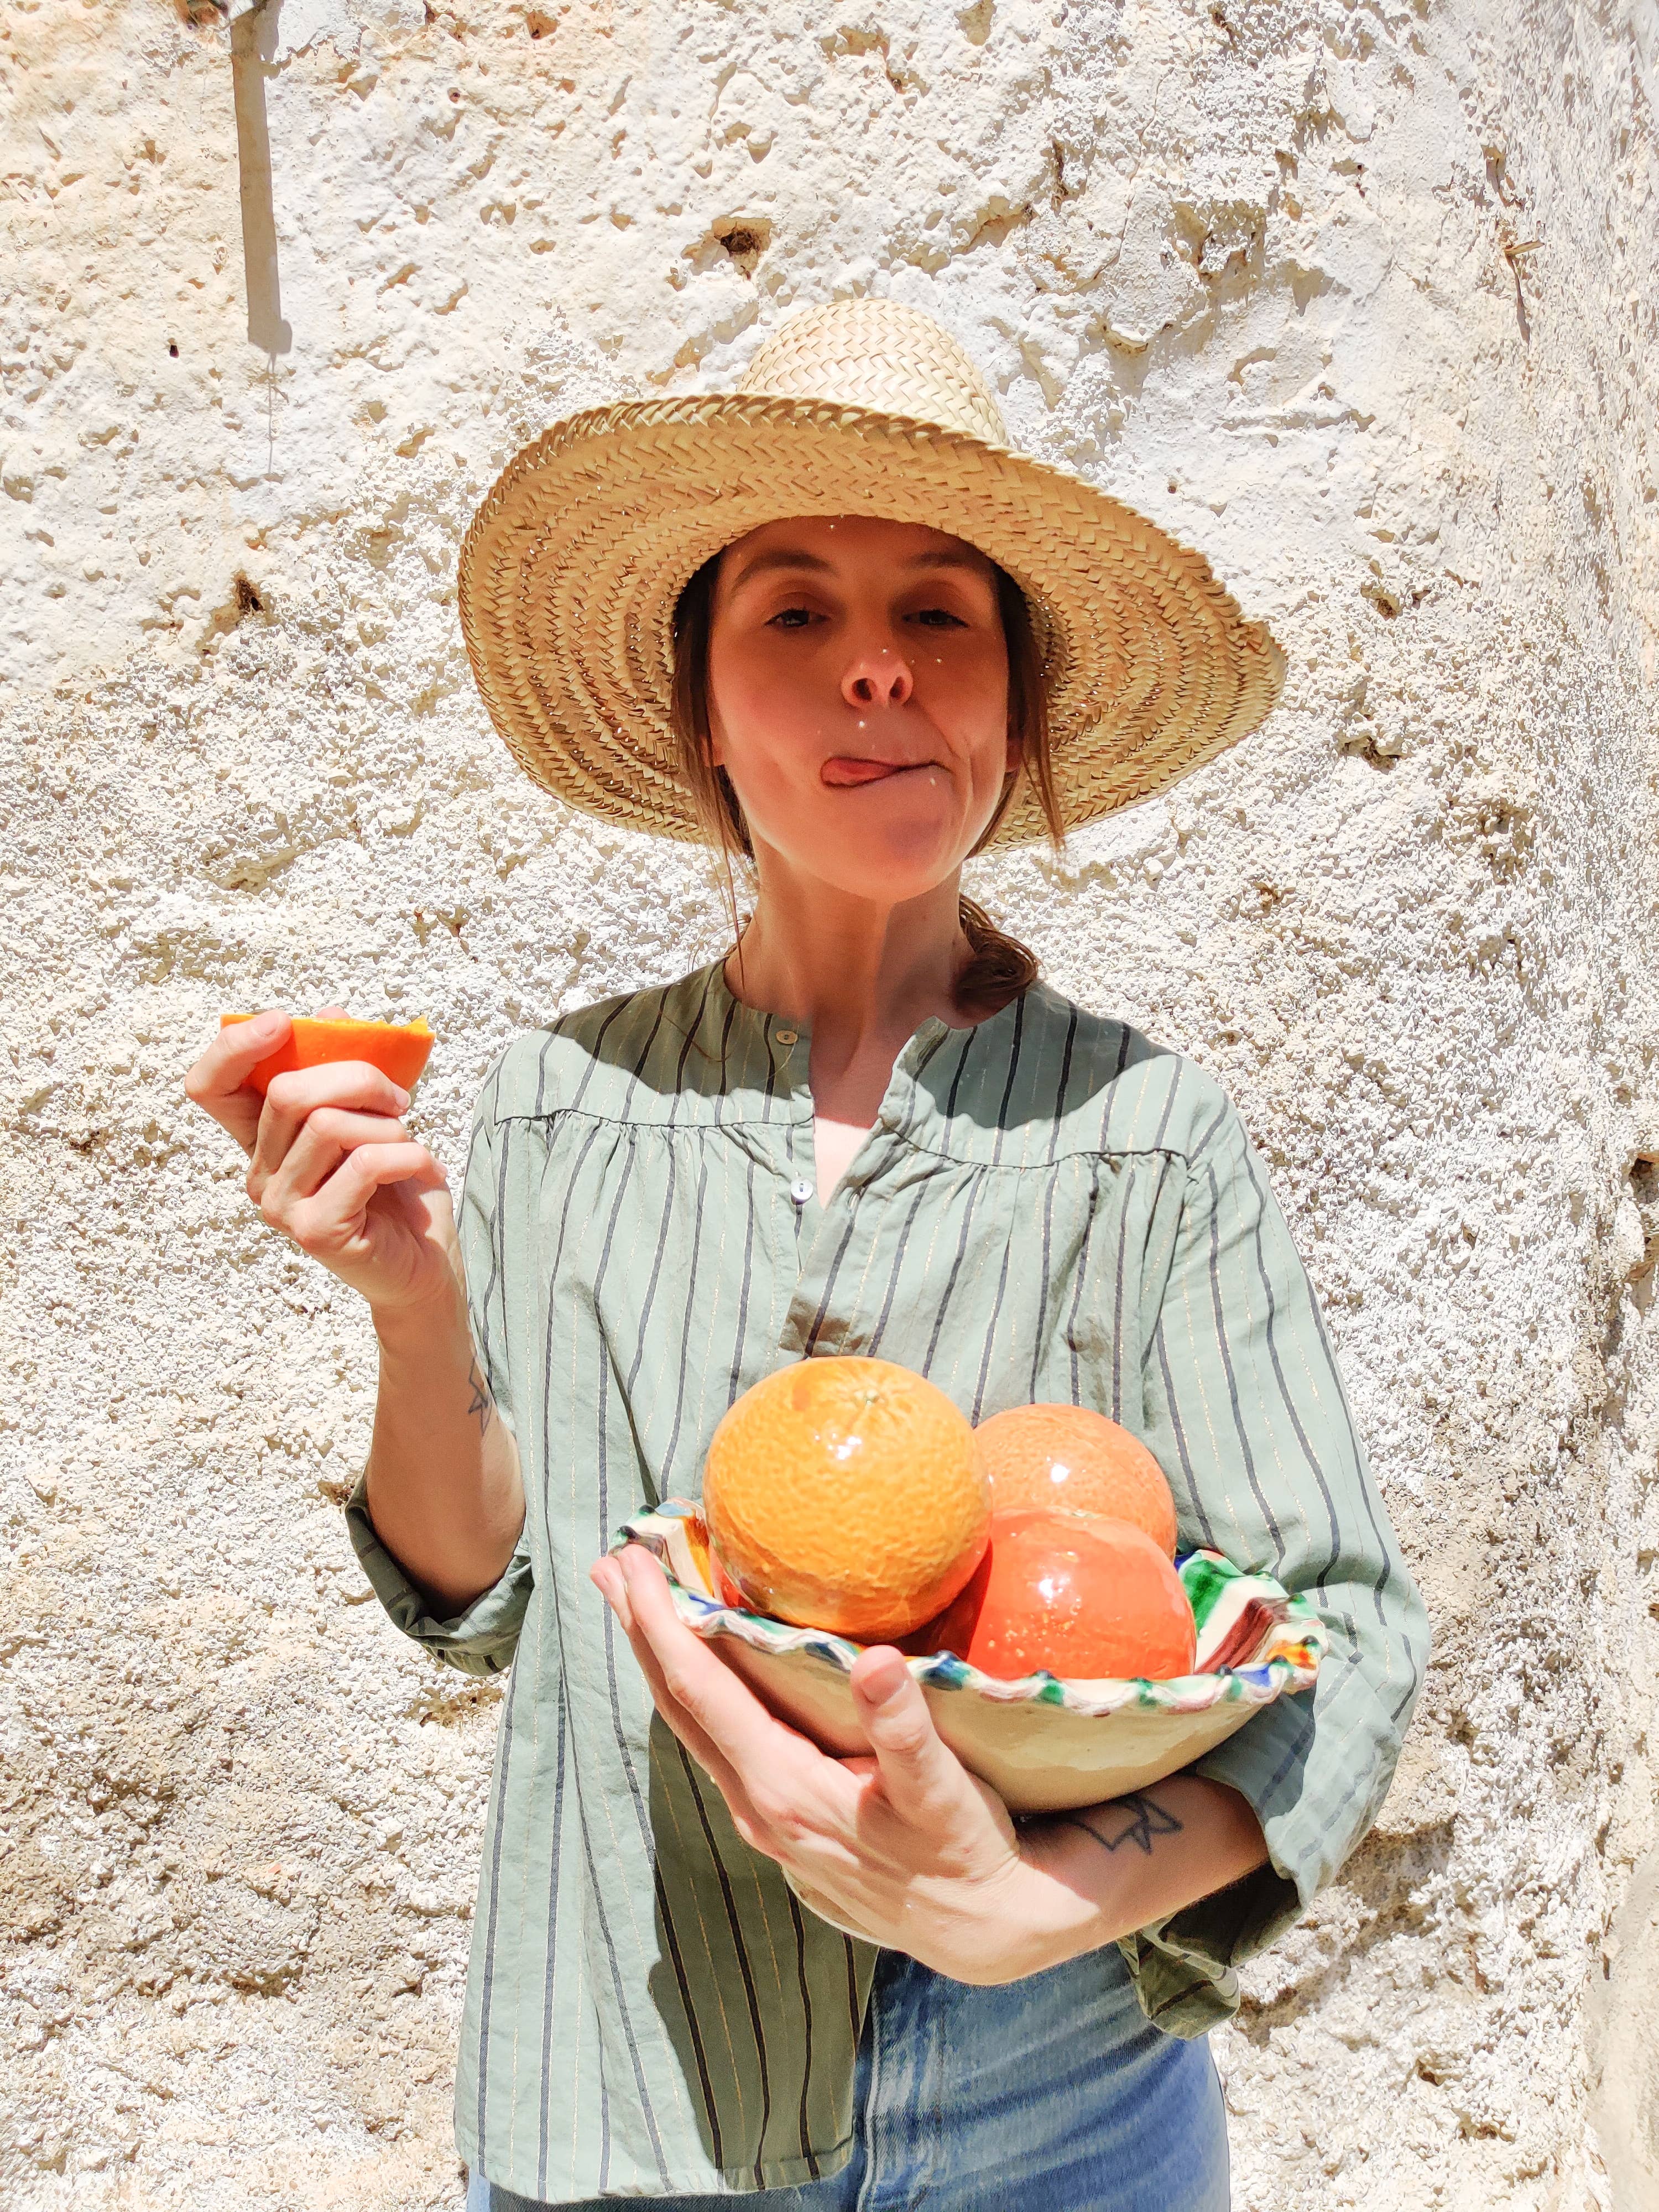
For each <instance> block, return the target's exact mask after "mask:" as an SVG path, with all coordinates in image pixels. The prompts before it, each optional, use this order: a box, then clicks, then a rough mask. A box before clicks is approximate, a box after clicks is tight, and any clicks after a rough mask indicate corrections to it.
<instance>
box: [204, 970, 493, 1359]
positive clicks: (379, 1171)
mask: <svg viewBox="0 0 1659 2212" xmlns="http://www.w3.org/2000/svg"><path fill="white" fill-rule="evenodd" d="M322 1011H323V1013H324V1015H325V1016H328V1015H334V1016H338V1015H339V1014H340V1012H341V1011H342V1010H341V1009H340V1008H339V1007H337V1006H335V1007H325V1008H324V1009H323V1010H322ZM289 1026H290V1022H289V1016H288V1015H287V1014H286V1013H284V1012H283V1011H282V1010H281V1009H280V1008H277V1007H268V1008H267V1009H266V1010H265V1011H264V1012H263V1013H261V1014H258V1015H256V1016H254V1018H252V1020H251V1021H246V1022H234V1023H232V1024H230V1026H229V1027H228V1028H226V1029H222V1030H220V1032H219V1034H218V1036H216V1037H215V1038H214V1040H213V1042H212V1043H211V1044H210V1045H209V1047H208V1048H207V1050H206V1051H205V1052H204V1053H203V1054H202V1055H201V1057H200V1059H199V1060H197V1061H196V1062H195V1064H194V1066H192V1067H191V1069H190V1071H189V1073H188V1074H187V1075H186V1076H185V1095H186V1096H187V1097H189V1098H191V1100H192V1101H193V1102H194V1103H195V1104H197V1106H200V1107H201V1108H202V1109H204V1111H205V1112H206V1113H209V1114H210V1115H212V1116H213V1118H214V1120H215V1121H217V1122H218V1123H219V1125H220V1127H222V1128H225V1129H228V1130H229V1132H230V1133H231V1135H232V1136H233V1137H234V1138H235V1139H236V1141H237V1142H238V1144H240V1146H241V1147H242V1149H243V1151H244V1152H246V1153H247V1154H248V1155H249V1161H248V1171H247V1194H248V1196H249V1197H250V1198H251V1199H252V1200H253V1203H254V1204H255V1205H256V1206H258V1209H259V1211H260V1212H261V1213H262V1214H263V1215H264V1218H265V1219H266V1220H267V1221H268V1222H269V1223H270V1225H271V1227H272V1228H273V1229H279V1230H281V1231H282V1232H283V1235H284V1236H287V1237H292V1239H293V1240H294V1242H295V1243H296V1244H297V1245H298V1246H299V1247H300V1249H301V1251H302V1252H308V1253H309V1254H310V1255H311V1256H312V1258H313V1260H320V1261H321V1262H322V1264H323V1265H324V1267H326V1268H327V1269H328V1270H329V1271H330V1273H331V1274H335V1275H337V1276H338V1277H339V1279H340V1280H341V1281H342V1282H343V1283H345V1284H348V1285H349V1286H350V1288H351V1289H353V1290H354V1291H357V1292H359V1293H360V1295H361V1296H362V1297H365V1298H367V1299H368V1303H369V1304H370V1306H371V1307H373V1308H374V1310H375V1311H376V1313H377V1314H380V1313H383V1314H386V1315H391V1314H392V1313H407V1312H410V1311H413V1310H416V1309H419V1308H421V1307H423V1306H425V1305H427V1304H434V1305H437V1304H440V1303H443V1304H447V1303H448V1302H449V1301H451V1300H453V1297H455V1296H456V1294H457V1292H458V1291H459V1285H460V1281H461V1265H460V1256H459V1245H458V1242H457V1238H456V1234H455V1217H454V1211H453V1207H452V1206H451V1204H450V1197H449V1184H448V1180H447V1177H446V1176H445V1174H444V1171H443V1169H442V1168H441V1166H440V1165H439V1164H438V1162H437V1161H436V1160H435V1158H433V1156H432V1154H431V1153H430V1152H428V1150H427V1148H426V1146H424V1145H419V1144H416V1142H415V1141H414V1140H413V1139H411V1138H410V1135H409V1134H408V1132H407V1131H406V1130H405V1129H404V1126H403V1121H402V1119H401V1116H402V1115H404V1112H406V1111H407V1109H408V1106H409V1093H408V1092H407V1091H404V1089H403V1088H402V1087H401V1086H400V1085H398V1084H395V1083H394V1082H393V1081H392V1079H391V1077H390V1076H388V1075H386V1074H383V1073H381V1071H380V1069H379V1068H377V1067H371V1066H369V1065H368V1062H367V1061H366V1060H338V1061H336V1062H334V1063H332V1064H331V1065H330V1066H323V1067H306V1068H298V1069H295V1070H294V1071H292V1072H290V1073H288V1074H284V1075H276V1076H273V1077H272V1078H271V1081H270V1088H269V1089H268V1090H267V1091H266V1092H265V1094H264V1097H263V1098H262V1097H260V1095H259V1093H258V1091H256V1090H255V1089H254V1088H253V1087H252V1085H251V1084H250V1083H249V1082H248V1080H247V1078H248V1076H249V1074H250V1073H251V1072H252V1069H253V1067H254V1066H256V1065H257V1064H258V1061H260V1060H263V1059H264V1057H265V1055H266V1054H268V1053H271V1052H274V1051H275V1050H276V1048H277V1046H278V1045H279V1044H281V1042H282V1041H283V1037H284V1036H286V1035H287V1034H288V1030H289Z"/></svg>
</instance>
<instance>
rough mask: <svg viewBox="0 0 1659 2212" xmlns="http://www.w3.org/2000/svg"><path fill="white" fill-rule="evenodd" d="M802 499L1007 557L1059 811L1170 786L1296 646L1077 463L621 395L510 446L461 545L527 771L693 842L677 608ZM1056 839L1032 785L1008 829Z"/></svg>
mask: <svg viewBox="0 0 1659 2212" xmlns="http://www.w3.org/2000/svg"><path fill="white" fill-rule="evenodd" d="M807 514H868V515H879V516H881V517H883V518H884V519H886V520H890V521H895V522H910V523H921V524H925V525H927V526H930V527H932V528H933V529H937V530H943V531H946V532H950V533H951V536H953V537H957V538H964V539H966V540H967V541H968V543H969V544H973V545H976V546H977V547H979V549H980V550H981V551H982V552H984V553H985V554H987V555H988V556H989V557H990V558H991V559H992V560H994V561H995V562H998V563H999V564H1000V566H1001V567H1002V568H1005V569H1006V570H1007V572H1008V574H1010V575H1011V576H1012V578H1013V580H1014V581H1015V582H1016V583H1017V584H1018V586H1020V588H1021V590H1022V591H1023V592H1024V593H1025V596H1026V599H1027V601H1028V603H1029V604H1030V607H1031V610H1032V614H1033V617H1034V621H1035V624H1036V632H1037V639H1038V644H1039V648H1040V650H1041V651H1042V655H1043V660H1044V668H1045V674H1046V678H1047V684H1048V718H1049V732H1050V745H1051V754H1052V760H1053V768H1054V784H1055V788H1056V791H1057V793H1058V795H1059V799H1060V808H1061V811H1062V814H1063V817H1064V819H1065V822H1066V826H1067V827H1068V828H1073V827H1077V826H1079V825H1080V824H1081V823H1085V822H1090V821H1093V820H1095V819H1097V817H1100V816H1101V815H1103V814H1109V813H1111V812H1113V811H1115V810H1116V809H1117V808H1119V807H1122V806H1128V805H1133V804H1134V803H1135V801H1137V800H1138V799H1146V798H1150V797H1152V795H1153V794H1154V793H1158V792H1160V791H1163V790H1165V789H1167V788H1168V787H1169V786H1170V785H1171V784H1172V783H1175V782H1176V781H1178V780H1179V778H1181V777H1182V776H1183V775H1188V774H1189V773H1190V772H1191V771H1192V770H1193V769H1196V768H1198V767H1200V766H1201V765H1202V764H1203V763H1205V762H1206V761H1208V760H1212V759H1213V758H1214V757H1215V756H1216V755H1217V754H1218V753H1219V752H1221V751H1222V750H1224V749H1225V747H1227V746H1228V745H1231V744H1233V743H1235V742H1236V740H1237V739H1238V738H1242V737H1243V736H1244V735H1245V733H1246V732H1248V731H1249V730H1252V729H1254V728H1255V726H1256V725H1257V724H1258V723H1259V722H1261V720H1262V719H1263V717H1264V716H1265V715H1266V714H1267V713H1268V712H1269V710H1270V709H1271V708H1272V707H1273V702H1274V701H1275V699H1276V698H1277V697H1278V696H1279V687H1280V684H1282V682H1283V678H1284V665H1285V664H1284V656H1283V655H1282V653H1280V652H1279V648H1278V647H1277V646H1276V645H1275V644H1274V643H1273V639H1272V638H1271V637H1270V636H1269V635H1268V634H1267V629H1265V628H1264V627H1263V625H1262V624H1261V623H1253V622H1247V621H1246V620H1245V619H1244V617H1243V615H1242V614H1241V613H1240V611H1239V609H1238V606H1237V603H1236V602H1235V600H1234V599H1232V597H1231V594H1230V593H1229V592H1226V591H1225V590H1224V588H1223V587H1222V586H1221V585H1220V584H1219V583H1218V582H1217V580H1216V578H1215V576H1214V574H1213V573H1212V570H1211V568H1210V565H1209V563H1208V562H1207V561H1206V560H1205V559H1204V557H1203V556H1202V555H1201V554H1199V553H1195V552H1194V551H1192V550H1190V549H1189V548H1188V547H1187V546H1184V545H1182V544H1179V543H1178V542H1177V541H1176V539H1175V538H1171V537H1170V536H1169V535H1168V534H1167V533H1166V532H1164V531H1162V530H1160V529H1158V526H1157V525H1156V524H1154V523H1152V522H1149V521H1148V520H1146V517H1145V516H1144V515H1140V514H1137V513H1135V512H1134V511H1133V509H1132V508H1130V507H1125V506H1123V505H1122V504H1121V501H1117V500H1115V499H1113V498H1111V497H1110V496H1109V495H1108V494H1106V493H1104V492H1102V491H1099V490H1097V489H1096V488H1095V487H1094V486H1093V485H1092V484H1090V483H1085V482H1084V480H1083V479H1082V478H1080V477H1074V476H1071V475H1068V474H1066V472H1065V471H1061V470H1059V469H1055V468H1051V467H1049V466H1048V465H1047V464H1045V463H1043V462H1042V461H1036V460H1032V459H1029V458H1028V457H1027V456H1025V455H1024V454H1020V453H1011V452H1009V451H1007V450H1006V448H1004V447H997V446H992V445H988V444H986V443H984V442H982V441H980V440H978V439H975V438H972V437H969V436H967V435H963V434H961V433H958V432H955V431H949V430H943V429H940V428H938V427H936V426H935V425H933V424H930V423H927V422H917V421H914V420H911V419H909V418H907V417H905V416H895V415H887V414H881V413H878V412H874V411H872V410H868V409H863V408H857V407H848V406H842V405H840V404H834V403H830V402H827V401H817V400H805V399H788V398H769V397H766V396H763V395H758V394H744V393H735V394H713V395H708V396H705V397H702V398H682V399H657V400H636V401H626V402H623V403H619V404H616V405H613V406H610V407H601V408H595V409H592V410H590V411H588V412H586V413H585V414H581V415H577V416H572V417H571V418H570V419H569V420H568V421H566V422H560V423H557V424H556V425H555V426H554V428H552V429H550V430H549V431H548V432H547V433H546V434H545V435H544V436H543V437H541V438H539V439H538V440H537V441H536V442H535V443H534V444H533V445H531V446H527V447H526V448H525V449H524V450H523V451H522V452H521V453H519V454H518V455H516V456H515V458H514V459H513V460H512V461H511V462H510V463H509V464H508V465H507V468H506V469H505V470H504V471H502V473H501V476H500V477H499V478H498V479H497V481H496V483H495V486H494V488H493V489H491V491H490V492H489V495H488V497H487V498H486V499H485V501H483V505H482V507H480V508H479V509H478V512H477V514H476V515H475V516H474V518H473V520H472V523H471V526H470V528H469V529H468V531H467V534H466V537H465V541H464V542H463V544H462V546H461V553H460V562H459V578H458V589H459V604H460V617H461V629H462V634H463V635H464V636H465V640H466V649H467V653H468V655H469V657H470V659H471V663H472V669H473V673H474V675H475V676H476V678H477V684H478V689H479V690H480V691H481V692H482V694H483V699H484V703H485V705H486V706H487V707H488V708H489V713H490V716H491V718H492V720H494V722H495V726H496V728H497V729H498V730H499V731H500V732H501V736H502V737H503V738H505V739H506V741H507V744H508V746H509V747H510V748H511V750H512V751H513V754H514V756H515V757H517V759H518V760H519V761H520V763H521V764H522V765H523V767H524V768H525V769H526V770H527V771H528V773H529V774H530V775H532V776H533V777H534V778H535V779H536V781H538V782H539V783H541V784H544V786H545V787H547V788H548V789H549V790H550V791H552V792H555V793H557V794H558V796H559V797H560V798H562V799H566V800H568V802H569V803H570V804H571V805H574V806H578V807H580V808H582V809H584V810H585V811H587V812H589V813H593V814H599V815H603V816H605V817H607V818H608V819H610V820H611V821H614V822H621V823H628V824H629V825H630V826H632V827H633V828H635V829H648V830H653V831H655V832H656V833H657V834H659V835H660V836H669V837H678V838H685V839H697V840H700V839H701V838H702V836H703V831H702V827H701V825H700V823H699V822H698V820H697V817H696V811H695V810H694V808H693V805H692V803H691V795H690V791H689V789H688V788H687V787H686V785H685V783H684V781H683V780H682V778H681V777H680V775H679V773H678V768H677V765H676V758H677V756H676V749H675V742H674V737H673V732H672V729H671V724H670V720H669V708H670V701H671V696H672V690H673V627H672V626H673V613H674V606H675V603H676V601H677V600H678V597H679V594H680V592H681V591H682V590H683V588H684V586H685V584H686V583H687V581H688V580H689V579H690V577H691V576H692V575H693V574H695V573H696V570H697V569H698V568H701V567H702V563H703V562H705V561H707V560H708V559H709V558H710V557H711V556H713V555H714V554H715V553H717V552H718V551H719V550H720V548H721V547H722V546H724V545H728V544H731V543H732V541H733V540H734V539H735V538H741V537H743V536H744V535H745V534H746V533H747V532H749V531H750V530H754V529H757V528H758V527H759V526H760V525H761V524H763V523H766V522H773V521H776V520H780V519H781V518H782V517H784V516H787V515H807ZM1045 834H1046V824H1045V823H1044V821H1043V817H1042V809H1041V806H1040V805H1039V804H1038V802H1037V799H1036V793H1034V792H1032V791H1030V789H1028V788H1027V787H1025V785H1024V781H1022V784H1021V786H1020V787H1019V789H1018V791H1017V792H1016V793H1015V794H1014V796H1013V798H1012V801H1011V803H1010V805H1009V806H1008V808H1007V810H1006V812H1005V814H1004V816H1003V817H1002V819H1001V821H1000V823H999V824H998V826H997V829H996V833H995V836H994V838H993V840H992V842H993V843H994V844H996V845H1009V844H1018V843H1021V842H1026V841H1028V840H1030V839H1031V838H1034V837H1040V836H1043V835H1045Z"/></svg>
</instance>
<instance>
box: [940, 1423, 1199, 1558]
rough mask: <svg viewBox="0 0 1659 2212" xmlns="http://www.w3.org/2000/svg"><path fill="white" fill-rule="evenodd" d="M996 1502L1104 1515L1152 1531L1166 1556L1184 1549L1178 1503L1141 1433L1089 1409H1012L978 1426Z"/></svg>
mask: <svg viewBox="0 0 1659 2212" xmlns="http://www.w3.org/2000/svg"><path fill="white" fill-rule="evenodd" d="M974 1434H975V1437H977V1438H978V1440H979V1448H980V1453H981V1457H982V1458H983V1460H984V1462H985V1466H986V1470H987V1473H988V1474H989V1475H990V1478H991V1503H992V1504H993V1506H994V1507H995V1508H996V1509H997V1510H998V1511H1000V1510H1002V1509H1003V1508H1004V1507H1005V1506H1014V1505H1041V1506H1044V1507H1047V1508H1050V1509H1052V1510H1056V1511H1062V1512H1068V1513H1101V1514H1104V1515H1105V1516H1107V1517H1108V1518H1109V1519H1110V1520H1114V1521H1127V1522H1130V1524H1131V1525H1132V1526H1133V1527H1134V1528H1144V1529H1145V1530H1146V1534H1148V1535H1149V1536H1150V1537H1151V1538H1152V1541H1153V1542H1154V1543H1155V1544H1157V1545H1158V1546H1159V1547H1160V1548H1161V1549H1162V1551H1163V1553H1164V1557H1165V1558H1166V1559H1174V1557H1175V1548H1176V1510H1175V1500H1174V1498H1172V1497H1171V1496H1170V1486H1169V1484H1168V1483H1167V1482H1166V1481H1165V1480H1164V1470H1163V1468H1161V1467H1160V1466H1159V1465H1158V1462H1157V1461H1156V1460H1155V1459H1154V1458H1153V1457H1152V1454H1151V1452H1149V1451H1148V1450H1147V1449H1146V1445H1145V1444H1144V1443H1141V1441H1140V1439H1139V1437H1132V1436H1131V1435H1130V1433H1129V1431H1127V1429H1125V1428H1120V1427H1119V1425H1118V1424H1117V1423H1116V1422H1115V1421H1109V1420H1108V1419H1106V1416H1105V1415H1104V1414H1103V1413H1091V1411H1090V1409H1089V1408H1088V1407H1086V1406H1011V1407H1009V1409H1008V1411H1007V1412H1006V1413H994V1414H993V1415H992V1416H991V1418H990V1419H989V1420H988V1421H981V1423H980V1425H979V1426H978V1428H977V1429H975V1431H974Z"/></svg>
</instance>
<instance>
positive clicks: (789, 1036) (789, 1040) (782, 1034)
mask: <svg viewBox="0 0 1659 2212" xmlns="http://www.w3.org/2000/svg"><path fill="white" fill-rule="evenodd" d="M799 1036H800V1031H799V1030H779V1031H778V1033H777V1037H778V1042H779V1043H780V1044H794V1043H795V1042H797V1041H798V1040H799Z"/></svg>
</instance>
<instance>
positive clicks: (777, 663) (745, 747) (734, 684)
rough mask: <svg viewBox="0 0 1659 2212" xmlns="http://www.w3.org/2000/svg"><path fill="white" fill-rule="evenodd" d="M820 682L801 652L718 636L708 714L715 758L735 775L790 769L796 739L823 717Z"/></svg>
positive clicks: (710, 665) (712, 657) (712, 658)
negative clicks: (778, 651) (781, 651)
mask: <svg viewBox="0 0 1659 2212" xmlns="http://www.w3.org/2000/svg"><path fill="white" fill-rule="evenodd" d="M708 710H709V713H708V719H709V726H710V729H711V730H712V732H713V733H714V757H715V758H716V760H717V761H718V762H719V763H720V765H721V766H722V767H723V768H726V769H729V770H731V771H732V773H733V774H734V775H738V776H741V775H744V774H748V775H757V774H760V775H765V774H767V773H768V772H769V771H770V772H773V773H776V772H779V771H783V772H787V765H788V757H789V755H790V752H791V750H792V740H793V741H796V742H799V741H801V740H803V739H805V738H806V737H808V736H810V735H811V733H812V732H814V731H815V730H816V727H817V723H818V721H819V720H820V719H821V717H820V716H819V714H818V713H817V684H815V683H814V681H813V680H812V678H811V672H810V671H807V670H805V669H804V668H803V667H802V666H801V665H800V656H799V655H798V654H796V655H790V656H787V657H786V656H784V655H781V654H774V653H767V652H765V651H764V650H763V649H762V648H760V647H757V646H755V645H753V644H751V643H750V642H749V641H736V642H732V643H727V644H722V643H721V642H720V640H719V638H718V637H716V639H715V640H714V641H713V642H712V644H711V646H710V650H709V655H708Z"/></svg>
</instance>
